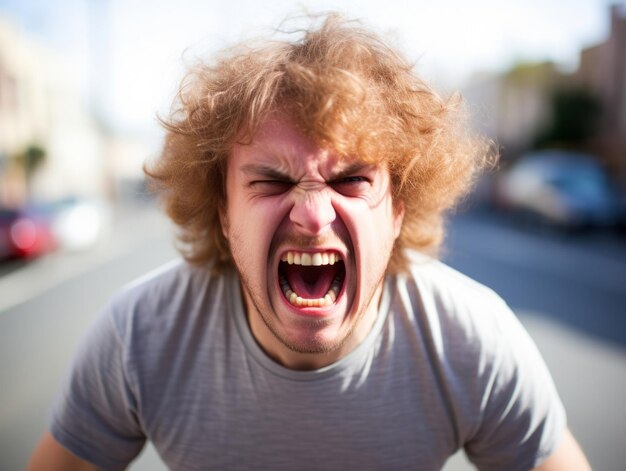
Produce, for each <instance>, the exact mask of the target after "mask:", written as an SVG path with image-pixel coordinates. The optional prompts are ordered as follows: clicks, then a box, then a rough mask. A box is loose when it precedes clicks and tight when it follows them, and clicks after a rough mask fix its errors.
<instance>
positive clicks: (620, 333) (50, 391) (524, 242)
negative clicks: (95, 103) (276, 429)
mask: <svg viewBox="0 0 626 471" xmlns="http://www.w3.org/2000/svg"><path fill="white" fill-rule="evenodd" d="M170 234H171V229H170V227H169V225H168V224H167V222H166V221H165V220H164V218H163V217H161V216H159V215H158V214H157V213H155V212H154V211H142V212H138V213H137V214H133V215H132V217H126V218H122V221H121V222H120V223H119V225H118V226H117V227H116V229H115V231H114V233H113V234H112V236H111V237H110V238H109V239H108V240H107V241H105V242H103V243H102V244H101V245H100V246H99V247H97V248H96V249H94V250H93V251H91V252H87V253H82V254H71V255H70V254H59V255H54V256H51V257H48V258H46V259H42V260H38V261H36V262H34V263H31V264H28V265H25V266H21V267H18V268H17V269H12V271H10V272H6V271H5V273H4V276H0V381H1V390H2V401H0V469H2V470H9V471H10V470H20V469H23V467H24V465H25V464H26V461H27V459H28V455H29V453H30V451H31V450H32V448H33V446H34V445H35V443H36V441H37V439H38V438H39V436H40V435H41V433H42V432H43V431H44V429H45V426H46V421H47V414H48V410H49V408H50V404H51V402H52V401H53V397H54V394H55V392H56V391H57V389H58V387H59V383H60V381H61V378H62V376H63V375H64V373H65V370H66V368H67V363H68V360H69V358H70V356H71V353H72V351H73V349H74V347H75V345H76V343H77V340H78V337H79V336H80V333H81V332H83V331H84V330H85V328H86V327H87V326H88V325H89V324H90V323H91V322H92V320H93V319H94V317H95V316H96V315H97V313H98V311H99V310H100V308H101V307H102V306H103V305H104V303H105V302H106V301H107V299H108V298H109V297H110V296H111V294H112V293H113V292H115V291H116V290H117V289H118V288H119V287H120V286H121V285H123V284H125V283H127V282H129V281H130V280H132V279H134V278H136V277H137V276H139V275H141V274H142V273H144V272H146V271H148V270H150V269H152V268H155V267H157V266H159V265H160V264H162V263H164V262H166V261H168V260H170V259H172V258H173V257H175V256H176V253H175V251H174V249H173V248H172V237H171V235H170ZM447 246H448V250H447V252H446V253H445V257H444V258H445V260H446V261H447V262H449V263H450V264H451V265H453V266H454V267H457V268H459V269H461V270H462V271H464V272H465V273H467V274H468V275H470V276H472V277H474V278H476V279H478V280H479V281H482V282H484V283H486V284H488V285H490V286H491V287H493V288H495V289H496V290H497V291H498V292H500V293H501V294H502V295H503V297H504V298H505V299H506V300H507V301H508V302H509V304H510V305H511V306H512V307H513V308H514V310H515V312H516V313H517V314H518V315H519V317H520V319H521V320H522V322H523V323H524V324H525V325H526V327H527V328H528V330H529V331H530V333H531V335H532V336H533V338H534V339H535V341H536V342H537V344H538V346H539V348H540V350H541V351H542V353H543V354H544V357H545V359H546V361H547V363H548V365H549V367H550V369H551V371H552V373H553V375H554V378H555V382H556V384H557V387H558V388H559V391H560V393H561V396H562V398H563V401H564V403H565V406H566V408H567V410H568V417H569V424H570V427H571V428H572V430H573V431H574V434H575V435H576V436H577V438H578V439H579V441H580V442H581V445H582V446H583V448H584V449H585V451H586V453H587V455H588V457H589V459H590V461H591V462H592V465H593V466H594V469H598V470H606V471H613V470H614V471H623V469H624V463H626V446H624V445H626V442H625V438H624V437H626V400H625V399H624V391H626V309H625V308H624V306H626V289H624V285H625V284H626V281H624V280H626V245H624V244H620V243H617V242H615V241H613V240H611V241H604V240H599V241H598V240H589V239H562V238H560V237H555V236H548V235H545V234H543V235H536V234H533V233H531V232H528V231H523V230H519V229H517V228H515V227H511V226H510V225H507V224H503V223H501V222H498V221H496V220H494V219H493V218H492V217H489V216H484V215H481V214H478V215H476V214H473V215H463V216H460V217H456V218H455V219H454V221H453V224H452V225H451V230H450V236H449V239H448V244H447ZM131 469H132V470H134V471H148V470H149V471H159V470H163V469H165V468H164V466H163V465H162V464H160V462H159V460H158V457H157V456H156V454H155V452H154V450H153V449H152V448H151V447H148V448H147V451H146V452H145V453H144V454H143V455H142V457H140V459H139V460H138V461H137V462H136V463H135V464H134V465H133V466H132V467H131ZM444 469H445V471H465V470H469V469H473V468H472V467H471V466H469V465H468V464H467V462H466V460H465V459H464V457H463V456H462V455H461V454H457V455H456V456H455V457H454V458H453V459H452V460H451V461H450V462H449V463H448V464H447V465H446V467H445V468H444Z"/></svg>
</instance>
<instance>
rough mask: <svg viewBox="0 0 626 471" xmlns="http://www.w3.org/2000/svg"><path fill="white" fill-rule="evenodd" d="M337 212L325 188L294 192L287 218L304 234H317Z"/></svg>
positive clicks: (334, 217) (331, 220)
mask: <svg viewBox="0 0 626 471" xmlns="http://www.w3.org/2000/svg"><path fill="white" fill-rule="evenodd" d="M336 217H337V214H336V213H335V208H334V207H333V202H332V199H331V196H330V194H329V193H328V191H327V189H315V190H308V191H307V190H303V189H298V190H297V191H296V192H295V201H294V204H293V207H292V208H291V212H290V213H289V219H290V220H291V222H293V223H294V224H295V225H296V226H297V227H298V229H299V230H300V231H302V232H303V233H304V234H306V235H318V234H320V233H321V232H323V231H324V229H325V228H326V227H328V226H330V224H331V223H332V222H333V221H334V220H335V219H336Z"/></svg>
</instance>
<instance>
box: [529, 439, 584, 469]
mask: <svg viewBox="0 0 626 471" xmlns="http://www.w3.org/2000/svg"><path fill="white" fill-rule="evenodd" d="M535 471H591V466H590V465H589V462H588V461H587V458H585V455H584V453H583V451H582V450H581V449H580V446H578V443H576V440H575V439H574V436H573V435H572V433H571V432H570V431H569V430H566V431H565V436H564V437H563V440H562V441H561V444H560V445H559V447H558V448H557V449H556V450H555V451H554V453H552V455H550V457H549V458H548V459H547V460H546V461H544V462H543V463H542V464H541V466H539V467H537V468H535Z"/></svg>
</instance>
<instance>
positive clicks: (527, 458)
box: [465, 308, 566, 471]
mask: <svg viewBox="0 0 626 471" xmlns="http://www.w3.org/2000/svg"><path fill="white" fill-rule="evenodd" d="M496 337H497V338H496V340H495V342H494V345H495V348H494V350H493V352H492V353H491V355H492V360H491V365H492V369H491V371H490V375H489V381H488V382H487V384H486V388H485V390H484V396H483V407H482V411H481V421H480V426H479V428H478V430H477V431H476V433H475V435H474V436H473V437H471V439H470V440H469V441H468V442H467V443H466V444H465V450H466V453H467V455H468V458H469V459H470V461H472V462H473V463H474V464H475V465H476V466H477V467H478V469H480V470H484V471H490V470H502V469H506V470H510V471H516V470H519V471H522V470H529V469H532V468H534V467H536V466H538V465H539V464H541V463H542V462H543V461H544V460H545V459H546V458H547V457H548V456H550V455H551V454H552V453H553V452H554V451H555V450H556V448H557V446H558V445H559V443H560V441H561V439H562V437H563V432H564V431H565V428H566V416H565V409H564V407H563V405H562V403H561V400H560V398H559V396H558V393H557V390H556V387H555V385H554V382H553V380H552V377H551V375H550V373H549V371H548V368H547V366H546V365H545V363H544V361H543V358H542V357H541V355H540V353H539V351H538V349H537V347H536V346H535V344H534V342H533V341H532V339H531V338H530V336H529V335H528V333H527V332H526V330H525V329H524V328H523V327H522V326H521V324H520V323H519V321H518V320H517V318H516V317H515V316H514V314H513V313H511V312H510V310H509V309H508V308H505V309H503V310H502V313H501V315H499V316H498V318H497V320H496Z"/></svg>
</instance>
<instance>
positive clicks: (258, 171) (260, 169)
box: [241, 162, 375, 181]
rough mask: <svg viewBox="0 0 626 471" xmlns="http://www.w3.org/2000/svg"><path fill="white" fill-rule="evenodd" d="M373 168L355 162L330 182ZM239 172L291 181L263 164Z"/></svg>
mask: <svg viewBox="0 0 626 471" xmlns="http://www.w3.org/2000/svg"><path fill="white" fill-rule="evenodd" d="M374 167H375V166H374V165H372V164H367V163H364V162H355V163H352V164H350V165H348V166H347V167H346V168H344V169H342V170H340V171H338V172H337V173H335V174H334V175H333V176H332V178H331V181H335V180H341V179H342V178H346V177H350V176H353V175H355V174H358V173H361V172H369V171H371V170H372V169H373V168H374ZM241 171H242V172H243V173H245V174H246V175H249V176H253V177H257V178H267V179H268V180H279V181H291V180H292V179H291V177H290V176H289V175H287V174H285V173H282V172H280V171H278V170H276V169H275V168H274V167H270V166H267V165H263V164H247V165H244V166H243V167H241Z"/></svg>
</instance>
